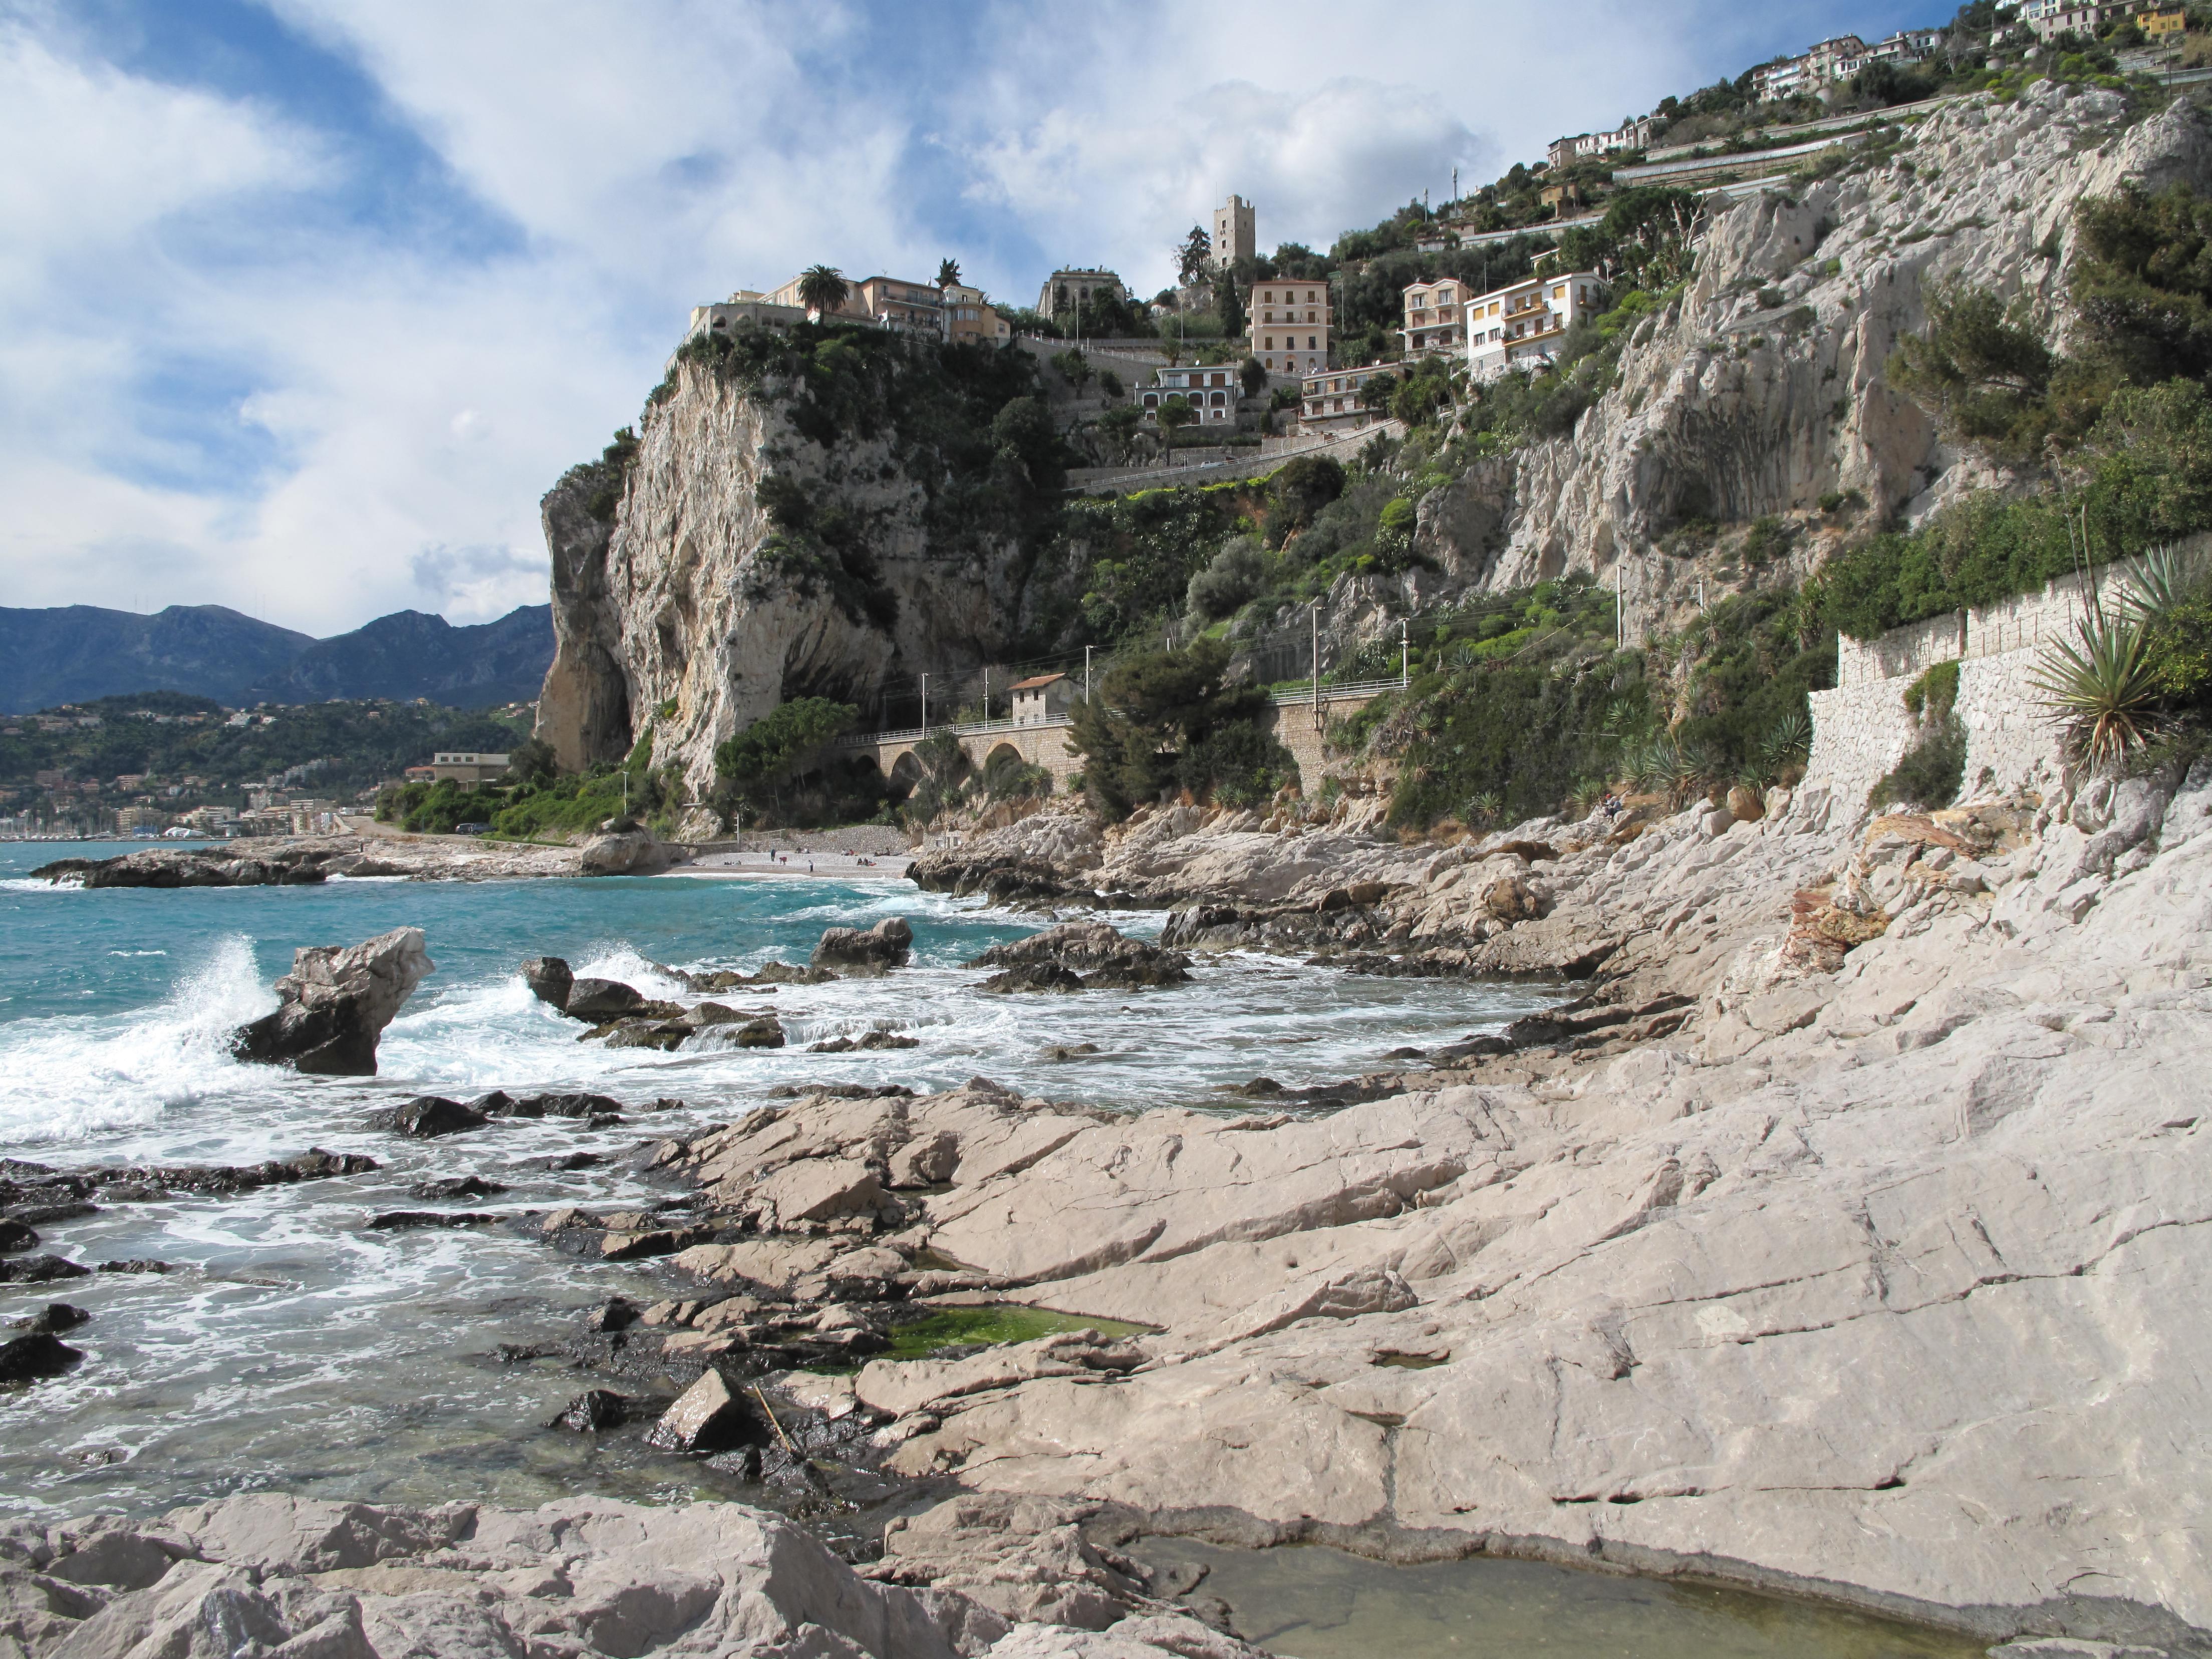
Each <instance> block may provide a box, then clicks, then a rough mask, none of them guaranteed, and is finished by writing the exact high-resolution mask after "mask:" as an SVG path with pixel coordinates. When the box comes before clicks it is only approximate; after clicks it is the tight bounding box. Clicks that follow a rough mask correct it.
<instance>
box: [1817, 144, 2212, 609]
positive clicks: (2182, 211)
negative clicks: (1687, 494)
mask: <svg viewBox="0 0 2212 1659" xmlns="http://www.w3.org/2000/svg"><path fill="white" fill-rule="evenodd" d="M2075 226H2076V228H2077V230H2078V232H2079V235H2080V245H2081V246H2080V254H2079V257H2078V258H2077V259H2076V261H2075V266H2074V269H2073V271H2072V272H2071V274H2070V276H2069V297H2070V300H2071V301H2072V305H2073V308H2074V312H2075V316H2076V317H2077V319H2078V324H2077V326H2076V329H2075V336H2074V338H2073V341H2072V344H2071V349H2069V350H2068V351H2066V352H2063V353H2062V352H2060V351H2058V350H2057V349H2053V348H2052V347H2051V345H2050V344H2049V343H2046V342H2045V340H2044V339H2042V338H2041V337H2040V336H2039V334H2038V333H2037V332H2036V331H2035V330H2034V329H2033V327H2032V326H2031V325H2030V324H2029V322H2028V321H2027V317H2026V315H2025V313H2023V312H2022V311H2021V309H2019V308H2018V307H2008V306H2006V305H2004V304H2003V303H2002V302H2001V301H1999V300H1998V299H1997V298H1996V296H1995V295H1990V294H1989V293H1987V292H1984V291H1979V290H1974V289H1961V288H1947V289H1937V290H1936V291H1935V292H1934V293H1933V294H1932V295H1931V296H1930V301H1929V328H1928V330H1927V331H1926V332H1925V334H1924V335H1923V336H1922V337H1919V338H1917V339H1911V340H1907V341H1905V343H1903V344H1902V345H1901V347H1900V349H1899V353H1898V357H1897V361H1896V362H1895V363H1894V364H1893V366H1892V369H1891V378H1892V380H1893V381H1894V382H1895V383H1896V384H1897V385H1899V386H1901V387H1902V388H1904V389H1905V391H1907V392H1911V394H1912V395H1914V396H1915V397H1916V398H1920V399H1921V400H1922V401H1923V402H1924V403H1926V404H1928V405H1929V407H1930V409H1931V410H1932V411H1933V412H1934V413H1935V414H1936V416H1937V417H1938V419H1939V420H1940V421H1941V422H1942V424H1943V426H1944V428H1945V429H1946V431H1947V432H1948V434H1949V435H1952V436H1954V438H1956V439H1957V440H1959V441H1961V442H1964V443H1967V444H1970V445H1973V446H1975V447H1979V448H1981V449H1983V450H1984V451H1986V452H1987V453H1990V454H1991V455H1992V456H1994V457H1995V458H1996V459H1999V460H2001V461H2004V462H2006V463H2008V464H2010V465H2015V466H2021V467H2026V468H2028V469H2030V471H2031V476H2033V477H2037V478H2038V480H2039V483H2040V484H2041V486H2042V487H2041V489H2039V493H2036V494H2034V495H2028V496H2026V497H2002V496H1998V495H1989V494H1984V495H1977V496H1974V497H1972V498H1970V499H1968V500H1967V501H1963V502H1961V503H1960V504H1959V505H1957V506H1955V507H1952V508H1951V509H1950V510H1948V512H1945V513H1941V514H1939V515H1937V517H1936V519H1935V520H1933V521H1932V522H1930V523H1929V524H1927V525H1925V526H1922V527H1921V528H1920V529H1918V530H1917V531H1915V532H1911V533H1901V532H1890V533H1886V534H1881V535H1877V536H1875V537H1873V538H1870V539H1869V541H1867V542H1866V543H1865V544H1863V545H1862V546H1860V547H1858V548H1856V549H1853V550H1850V551H1849V552H1846V553H1844V554H1843V555H1842V556H1838V558H1835V559H1833V560H1831V561H1830V562H1829V563H1828V565H1827V566H1826V568H1824V570H1823V571H1822V573H1821V576H1820V603H1821V605H1822V607H1823V609H1824V611H1825V614H1826V617H1827V618H1828V619H1829V620H1830V621H1832V623H1834V624H1835V625H1836V626H1838V628H1840V629H1843V631H1844V632H1845V633H1847V634H1850V635H1852V636H1853V637H1854V638H1858V639H1870V638H1872V637H1874V636H1875V635H1877V634H1880V633H1881V632H1883V631H1884V630H1885V629H1891V628H1895V627H1898V626H1899V625H1900V624H1902V623H1911V622H1917V621H1919V620H1920V619H1922V618H1923V617H1933V616H1940V615H1942V614H1943V613H1944V612H1946V611H1955V610H1959V609H1960V608H1962V607H1965V606H1969V605H1987V604H1989V603H1990V602H1992V601H1994V600H1997V599H2007V598H2009V597H2011V596H2012V595H2014V594H2017V593H2021V592H2029V591H2031V590H2033V589H2034V588H2037V587H2039V586H2042V585H2043V584H2044V583H2045V582H2047V581H2049V580H2051V579H2052V578H2053V577H2056V576H2060V575H2064V574H2069V572H2073V571H2075V570H2080V569H2082V568H2087V567H2088V566H2091V565H2096V564H2102V563H2106V562H2110V561H2112V560H2114V559H2118V558H2123V557H2128V556H2133V555H2135V554H2136V553H2140V552H2142V550H2145V549H2147V548H2150V547H2154V546H2157V545H2159V544H2163V543H2166V542H2170V541H2174V540H2178V539H2179V538H2183V537H2185V536H2188V535H2191V534H2193V533H2195V532H2197V531H2200V530H2203V529H2204V528H2206V527H2207V526H2212V398H2208V383H2212V202H2208V201H2205V200H2203V199H2202V198H2200V197H2197V196H2195V195H2194V194H2193V193H2192V192H2191V191H2188V190H2187V189H2186V188H2185V187H2183V186H2179V185H2177V186H2175V187H2174V188H2173V189H2172V190H2170V191H2166V192H2164V193H2163V194H2160V195H2158V196H2150V195H2147V194H2145V193H2144V192H2143V191H2140V190H2136V189H2134V188H2132V187H2124V188H2123V189H2121V190H2120V191H2118V192H2117V193H2116V194H2114V195H2112V196H2111V197H2103V198H2087V199H2084V200H2083V201H2082V202H2081V204H2079V206H2078V207H2077V209H2076V210H2075Z"/></svg>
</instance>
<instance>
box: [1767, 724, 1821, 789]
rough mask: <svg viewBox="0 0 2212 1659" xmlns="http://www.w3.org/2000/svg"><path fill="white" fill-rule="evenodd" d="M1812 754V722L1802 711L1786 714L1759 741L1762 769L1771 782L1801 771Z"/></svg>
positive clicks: (1768, 728)
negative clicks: (1794, 771)
mask: <svg viewBox="0 0 2212 1659" xmlns="http://www.w3.org/2000/svg"><path fill="white" fill-rule="evenodd" d="M1812 755H1813V722H1812V721H1811V720H1808V719H1807V718H1806V717H1805V711H1804V710H1803V709H1802V708H1796V709H1792V710H1791V711H1790V713H1788V714H1784V715H1783V716H1782V717H1781V719H1779V720H1776V721H1775V722H1774V724H1773V725H1771V726H1768V727H1767V728H1766V733H1765V736H1764V737H1762V738H1759V768H1760V769H1761V770H1762V771H1763V772H1764V773H1765V775H1766V777H1767V778H1768V779H1769V780H1770V781H1771V780H1773V779H1776V778H1779V777H1781V776H1782V775H1784V773H1786V772H1789V771H1790V770H1791V769H1793V768H1794V769H1799V770H1801V771H1802V769H1803V768H1804V765H1805V763H1806V762H1807V761H1808V760H1810V759H1811V758H1812Z"/></svg>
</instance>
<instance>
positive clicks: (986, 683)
mask: <svg viewBox="0 0 2212 1659" xmlns="http://www.w3.org/2000/svg"><path fill="white" fill-rule="evenodd" d="M990 723H991V671H990V670H989V669H985V670H984V671H983V724H984V725H986V726H988V725H989V724H990Z"/></svg>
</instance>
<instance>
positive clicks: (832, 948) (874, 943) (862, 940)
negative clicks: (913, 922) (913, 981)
mask: <svg viewBox="0 0 2212 1659" xmlns="http://www.w3.org/2000/svg"><path fill="white" fill-rule="evenodd" d="M913 953H914V929H913V928H911V927H908V926H907V921H906V918H905V917H904V916H886V917H884V919H883V920H882V921H879V922H878V923H877V924H876V925H875V926H874V927H870V928H866V929H865V930H863V929H861V928H859V927H832V928H830V929H829V931H828V932H827V933H823V935H822V939H821V941H820V942H819V943H818V944H817V945H815V947H814V955H813V957H812V958H811V965H812V966H814V967H817V968H836V969H842V970H843V971H845V972H847V973H860V974H880V973H882V972H883V971H884V969H886V968H903V967H905V966H906V964H907V958H908V957H910V956H911V955H913Z"/></svg>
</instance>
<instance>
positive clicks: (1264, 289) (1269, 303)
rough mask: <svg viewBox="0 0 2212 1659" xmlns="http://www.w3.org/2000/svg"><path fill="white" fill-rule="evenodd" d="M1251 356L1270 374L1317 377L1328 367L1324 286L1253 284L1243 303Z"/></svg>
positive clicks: (1281, 283)
mask: <svg viewBox="0 0 2212 1659" xmlns="http://www.w3.org/2000/svg"><path fill="white" fill-rule="evenodd" d="M1246 303H1247V304H1248V305H1249V307H1250V309H1251V317H1252V320H1251V321H1250V323H1249V324H1248V325H1246V329H1245V331H1246V333H1247V334H1248V335H1249V337H1250V338H1251V342H1252V355H1253V356H1255V357H1257V358H1258V359H1259V360H1260V366H1261V368H1265V369H1266V370H1267V373H1269V374H1319V373H1320V372H1321V371H1322V369H1324V368H1328V326H1329V310H1328V283H1326V282H1308V283H1293V282H1287V281H1283V280H1280V279H1278V280H1277V281H1275V282H1272V283H1254V284H1253V285H1252V297H1251V298H1250V300H1249V301H1247V302H1246Z"/></svg>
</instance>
